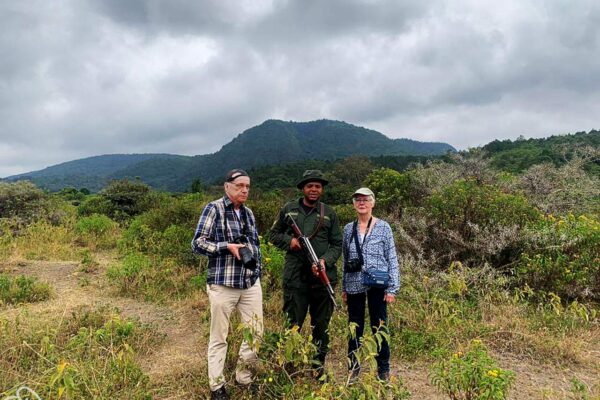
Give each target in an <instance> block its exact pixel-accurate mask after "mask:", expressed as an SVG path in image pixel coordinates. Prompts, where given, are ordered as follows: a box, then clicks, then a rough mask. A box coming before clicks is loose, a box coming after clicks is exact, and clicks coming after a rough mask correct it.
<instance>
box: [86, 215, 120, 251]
mask: <svg viewBox="0 0 600 400" xmlns="http://www.w3.org/2000/svg"><path fill="white" fill-rule="evenodd" d="M75 231H76V232H77V234H78V235H79V237H80V239H81V240H82V242H83V244H85V245H86V246H87V247H89V248H91V249H92V250H93V249H96V248H99V249H110V248H113V247H115V246H116V244H117V236H118V225H117V223H116V222H115V221H113V220H111V219H110V218H109V217H107V216H106V215H101V214H93V215H90V216H89V217H81V218H79V220H78V221H77V222H76V224H75Z"/></svg>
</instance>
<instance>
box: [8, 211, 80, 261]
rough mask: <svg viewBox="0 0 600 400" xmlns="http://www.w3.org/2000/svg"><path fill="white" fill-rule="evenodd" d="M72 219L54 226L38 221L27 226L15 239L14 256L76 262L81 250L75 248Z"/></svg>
mask: <svg viewBox="0 0 600 400" xmlns="http://www.w3.org/2000/svg"><path fill="white" fill-rule="evenodd" d="M74 225H75V223H74V219H73V218H69V219H68V220H66V221H64V222H63V223H62V224H61V225H58V226H55V225H53V224H51V223H49V222H47V221H44V220H40V221H38V222H35V223H33V224H31V225H29V226H27V227H26V228H25V229H24V230H23V231H22V232H21V233H20V235H19V236H17V237H16V238H15V241H14V247H15V255H16V256H21V257H24V258H25V259H28V260H56V261H66V260H73V261H76V260H77V259H78V258H79V252H80V251H81V249H79V248H77V247H76V246H75V243H76V240H77V236H76V233H75V229H74Z"/></svg>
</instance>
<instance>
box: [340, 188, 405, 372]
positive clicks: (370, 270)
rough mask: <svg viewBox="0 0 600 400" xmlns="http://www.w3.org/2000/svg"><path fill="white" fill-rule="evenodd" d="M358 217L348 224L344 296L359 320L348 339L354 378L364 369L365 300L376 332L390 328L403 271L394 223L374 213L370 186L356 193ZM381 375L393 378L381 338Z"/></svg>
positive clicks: (353, 318)
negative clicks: (389, 314) (390, 306)
mask: <svg viewBox="0 0 600 400" xmlns="http://www.w3.org/2000/svg"><path fill="white" fill-rule="evenodd" d="M352 203H353V205H354V209H355V210H356V213H357V214H358V219H357V220H356V221H355V222H351V223H349V224H347V225H346V226H345V227H344V239H343V252H342V254H343V260H344V264H343V265H344V279H343V292H342V299H343V300H344V302H345V303H346V304H347V305H348V319H349V323H355V324H356V335H355V337H352V338H350V340H349V341H348V357H349V359H350V366H349V368H350V373H351V377H350V380H351V381H355V380H356V379H357V378H358V375H359V373H360V365H359V364H358V360H357V359H356V357H355V354H354V353H355V351H356V350H357V349H358V347H359V346H360V338H361V337H362V335H363V331H364V326H365V302H366V303H367V304H368V307H369V315H370V324H371V329H372V331H373V332H375V331H377V330H378V329H381V330H384V331H387V319H388V318H387V305H388V304H389V303H392V302H393V301H394V298H395V296H396V294H397V293H398V289H399V288H400V272H399V267H398V259H397V257H396V246H395V245H394V236H393V234H392V229H391V227H390V225H389V224H388V223H387V222H385V221H383V220H381V219H379V218H375V217H373V207H374V206H375V195H374V194H373V192H372V191H371V190H370V189H369V188H360V189H358V190H357V191H356V192H354V194H353V195H352ZM376 360H377V376H378V377H379V379H380V380H383V381H387V380H389V373H390V347H389V344H388V343H387V340H385V339H384V340H383V341H382V342H381V348H380V349H379V353H378V355H377V357H376Z"/></svg>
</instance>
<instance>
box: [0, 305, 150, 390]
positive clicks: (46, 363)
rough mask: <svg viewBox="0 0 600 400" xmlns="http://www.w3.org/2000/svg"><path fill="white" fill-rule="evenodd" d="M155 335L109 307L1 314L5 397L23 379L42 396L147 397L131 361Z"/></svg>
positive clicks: (141, 377)
mask: <svg viewBox="0 0 600 400" xmlns="http://www.w3.org/2000/svg"><path fill="white" fill-rule="evenodd" d="M158 340H159V336H158V335H157V334H156V332H155V331H154V330H153V329H152V328H151V327H149V326H145V325H142V324H140V323H138V322H135V321H131V320H125V319H122V318H121V317H119V316H118V315H117V314H115V313H113V312H111V311H110V310H108V309H90V308H81V309H78V310H76V311H74V312H73V313H72V315H70V316H69V317H67V318H66V319H55V320H51V321H41V320H36V319H35V318H33V317H28V316H22V317H19V318H17V319H15V320H14V321H7V320H0V348H1V349H2V357H0V366H1V368H0V387H1V388H3V390H4V392H2V393H0V397H2V398H4V397H5V396H9V395H11V394H14V393H15V391H16V390H17V389H18V388H19V387H21V386H23V385H26V386H28V387H30V388H32V389H33V390H35V392H37V393H38V394H39V395H40V396H41V397H42V398H44V399H46V398H47V399H58V398H65V399H83V398H87V399H92V398H94V399H116V398H120V399H140V400H141V399H149V398H150V394H149V383H148V377H147V376H146V375H144V373H143V372H142V370H141V369H140V367H139V365H138V364H137V363H136V361H135V354H136V353H146V352H149V351H150V349H151V348H152V347H153V346H154V345H155V344H156V343H157V341H158Z"/></svg>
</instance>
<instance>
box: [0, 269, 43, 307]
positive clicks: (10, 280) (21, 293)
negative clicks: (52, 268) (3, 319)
mask: <svg viewBox="0 0 600 400" xmlns="http://www.w3.org/2000/svg"><path fill="white" fill-rule="evenodd" d="M51 294H52V289H51V288H50V286H49V285H48V284H47V283H43V282H39V281H38V280H37V279H36V278H32V277H28V276H25V275H20V276H17V277H12V276H9V275H5V274H0V305H2V304H20V303H34V302H38V301H45V300H48V299H49V298H50V296H51Z"/></svg>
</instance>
